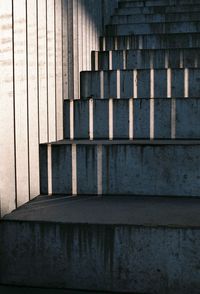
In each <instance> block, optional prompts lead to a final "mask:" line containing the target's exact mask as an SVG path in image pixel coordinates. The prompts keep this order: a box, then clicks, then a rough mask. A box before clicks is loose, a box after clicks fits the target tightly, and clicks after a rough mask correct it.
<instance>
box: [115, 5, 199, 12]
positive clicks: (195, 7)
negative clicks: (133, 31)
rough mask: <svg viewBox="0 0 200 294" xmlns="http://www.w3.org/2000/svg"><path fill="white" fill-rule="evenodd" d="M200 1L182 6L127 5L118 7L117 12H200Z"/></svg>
mask: <svg viewBox="0 0 200 294" xmlns="http://www.w3.org/2000/svg"><path fill="white" fill-rule="evenodd" d="M199 11H200V2H199V4H196V5H180V6H151V7H150V6H149V7H127V8H117V9H116V10H115V14H118V15H127V14H131V15H134V14H157V13H159V14H163V13H166V14H167V13H182V12H187V13H188V12H199Z"/></svg>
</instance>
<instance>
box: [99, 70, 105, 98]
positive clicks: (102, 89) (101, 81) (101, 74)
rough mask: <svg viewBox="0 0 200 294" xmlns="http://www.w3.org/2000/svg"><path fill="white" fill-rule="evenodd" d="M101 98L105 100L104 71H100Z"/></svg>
mask: <svg viewBox="0 0 200 294" xmlns="http://www.w3.org/2000/svg"><path fill="white" fill-rule="evenodd" d="M100 98H101V99H103V98H104V71H103V70H102V71H100Z"/></svg>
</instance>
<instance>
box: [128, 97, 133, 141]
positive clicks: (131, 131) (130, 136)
mask: <svg viewBox="0 0 200 294" xmlns="http://www.w3.org/2000/svg"><path fill="white" fill-rule="evenodd" d="M133 107H134V100H133V98H131V99H129V140H133V138H134V133H133V132H134V126H133V124H134V114H133V112H134V108H133Z"/></svg>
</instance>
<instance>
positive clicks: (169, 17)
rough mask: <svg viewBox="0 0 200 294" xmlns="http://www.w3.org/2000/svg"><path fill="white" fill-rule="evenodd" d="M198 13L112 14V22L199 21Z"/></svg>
mask: <svg viewBox="0 0 200 294" xmlns="http://www.w3.org/2000/svg"><path fill="white" fill-rule="evenodd" d="M199 20H200V13H178V14H176V13H173V14H150V15H144V14H138V15H137V14H136V15H130V14H128V15H114V16H112V18H111V23H112V24H130V23H160V22H183V21H199Z"/></svg>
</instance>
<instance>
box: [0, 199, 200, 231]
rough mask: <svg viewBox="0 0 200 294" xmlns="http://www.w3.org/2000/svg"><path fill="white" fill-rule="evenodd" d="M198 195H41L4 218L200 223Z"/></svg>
mask: <svg viewBox="0 0 200 294" xmlns="http://www.w3.org/2000/svg"><path fill="white" fill-rule="evenodd" d="M199 210H200V201H199V199H196V198H193V199H191V198H190V199H189V198H187V197H185V198H178V197H174V198H171V197H166V198H160V197H152V196H146V197H145V196H140V197H134V196H126V195H122V196H111V197H109V196H103V197H97V196H80V197H78V196H76V197H75V196H66V197H64V196H61V195H60V196H59V195H57V197H55V196H53V197H49V196H39V197H38V198H37V199H35V200H34V201H32V202H30V203H28V204H26V205H24V206H23V207H22V208H19V209H17V210H16V211H14V212H12V213H11V214H9V215H7V216H6V217H5V218H4V221H3V222H10V221H15V222H16V221H17V222H21V221H24V222H30V223H31V222H33V224H34V222H48V223H66V224H71V225H73V224H79V225H80V224H86V225H94V224H96V225H132V226H142V227H170V228H179V227H181V228H184V227H194V228H199V227H200V214H199Z"/></svg>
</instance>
